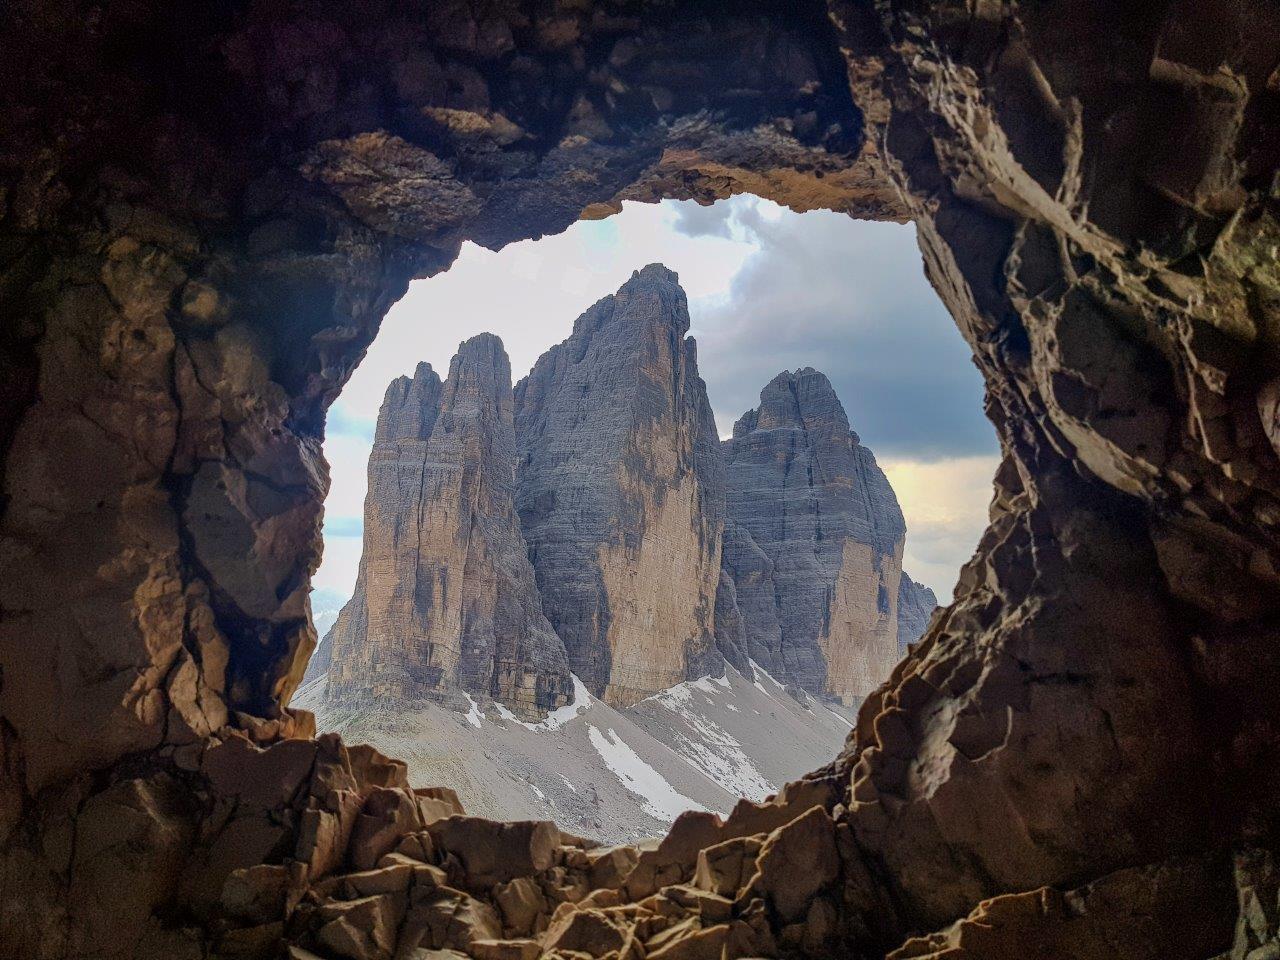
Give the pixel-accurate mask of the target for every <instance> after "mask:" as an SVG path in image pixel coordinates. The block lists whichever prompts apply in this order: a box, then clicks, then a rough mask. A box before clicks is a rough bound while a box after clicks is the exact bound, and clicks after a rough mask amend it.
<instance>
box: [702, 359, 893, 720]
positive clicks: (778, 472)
mask: <svg viewBox="0 0 1280 960" xmlns="http://www.w3.org/2000/svg"><path fill="white" fill-rule="evenodd" d="M723 448H724V459H725V489H726V496H727V503H728V507H727V513H728V517H729V522H730V526H731V527H732V529H731V530H730V531H729V533H727V534H726V537H725V550H724V566H725V570H726V572H727V573H728V574H729V576H730V577H731V579H732V580H733V583H734V589H735V593H736V595H737V602H738V608H739V614H740V620H741V631H742V632H743V634H745V636H746V648H747V649H748V650H749V651H750V652H751V655H752V656H753V658H754V659H756V661H757V662H759V663H762V664H766V665H768V667H769V668H770V669H771V670H773V671H774V672H775V673H777V674H779V675H781V676H784V677H786V678H787V679H788V680H791V681H793V682H795V683H797V684H798V685H799V686H800V687H802V688H803V689H805V690H808V691H809V692H811V693H816V694H825V695H828V696H834V697H837V698H839V699H840V700H842V701H843V702H845V703H857V702H858V701H859V700H861V698H863V697H865V696H866V695H867V694H868V693H870V692H871V691H872V690H874V689H875V688H876V686H877V685H879V684H880V683H881V681H883V679H884V678H885V677H886V676H888V674H889V672H890V671H891V670H892V669H893V667H894V665H895V664H897V662H898V657H899V651H898V634H899V629H900V627H899V613H898V604H899V590H900V585H901V580H902V548H903V543H904V541H905V538H906V524H905V522H904V521H903V519H902V510H901V509H900V508H899V506H898V499H897V497H896V496H894V493H893V488H892V487H890V486H889V481H888V479H886V477H885V475H884V473H883V472H882V471H881V470H880V468H879V467H878V466H877V465H876V460H875V457H874V456H873V455H872V453H871V451H870V450H868V449H867V448H866V447H864V446H862V444H861V443H860V442H859V440H858V435H857V434H856V433H854V432H853V431H852V430H851V429H850V428H849V419H848V417H846V416H845V412H844V408H843V407H842V406H841V405H840V400H839V399H838V398H837V397H836V394H835V390H834V389H832V386H831V382H830V381H829V380H828V379H827V378H826V376H825V375H823V374H821V373H819V372H818V371H816V370H814V369H812V368H809V367H806V368H805V369H803V370H797V371H796V372H795V373H781V374H779V375H778V376H777V377H775V378H774V379H773V380H772V381H771V382H770V383H769V384H768V386H766V387H765V388H764V389H763V390H762V391H761V392H760V406H759V407H758V408H757V409H755V410H749V411H748V412H747V413H745V414H744V415H743V416H742V418H741V419H740V420H739V421H738V422H737V423H736V424H734V427H733V437H732V438H731V439H729V440H726V441H724V444H723ZM727 626H728V628H729V629H732V625H727ZM902 629H903V630H906V629H909V627H907V626H904V627H903V628H902ZM917 635H918V634H917ZM912 639H914V636H913V637H912Z"/></svg>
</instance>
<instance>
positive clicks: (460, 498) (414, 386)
mask: <svg viewBox="0 0 1280 960" xmlns="http://www.w3.org/2000/svg"><path fill="white" fill-rule="evenodd" d="M511 397H512V395H511V365H510V363H509V361H508V360H507V355H506V352H505V351H504V350H503V348H502V342H501V341H500V340H499V339H498V338H497V337H495V336H493V335H492V334H481V335H480V336H478V337H475V338H473V339H471V340H468V341H467V342H466V343H464V344H462V346H461V347H459V348H458V353H457V355H456V356H455V357H454V358H453V361H452V363H451V364H450V366H449V378H448V379H447V380H446V381H444V383H441V382H440V378H439V377H438V376H436V374H435V372H434V371H433V370H432V369H431V367H430V365H428V364H425V363H422V364H419V365H418V368H417V371H416V372H415V373H414V376H413V378H412V379H410V378H408V377H400V378H398V379H397V380H394V381H393V382H392V383H391V385H390V386H389V387H388V388H387V394H386V398H385V399H384V400H383V403H382V409H381V411H380V412H379V414H378V426H377V432H376V434H375V436H374V445H373V452H372V454H371V455H370V457H369V491H368V495H367V496H366V498H365V517H364V553H363V555H362V557H361V559H360V572H359V576H358V578H357V581H356V586H355V592H354V594H353V596H352V598H351V600H350V601H349V602H348V603H347V605H346V606H345V607H344V608H343V610H342V612H341V614H339V616H338V620H337V623H335V624H334V627H333V630H332V632H331V633H330V635H329V637H328V642H327V643H326V645H325V646H326V647H327V650H326V653H327V659H328V661H329V666H328V686H327V693H328V697H329V699H330V700H331V701H333V702H335V703H343V702H349V703H358V704H364V703H369V702H376V703H383V704H386V705H387V707H388V708H389V709H390V708H391V706H392V705H393V704H397V703H399V704H401V705H406V704H412V703H414V702H416V701H420V700H422V699H424V698H433V699H440V698H446V697H447V696H448V695H449V694H450V693H452V692H453V691H457V690H460V691H464V692H470V693H473V694H477V695H481V696H487V697H493V698H495V699H498V700H501V701H503V702H505V703H507V704H509V705H511V706H512V707H514V708H515V709H517V710H518V711H520V712H522V713H524V714H526V715H535V714H537V713H539V712H540V711H546V710H548V709H552V708H554V707H556V706H559V705H560V704H561V703H564V702H565V701H566V700H567V699H570V698H571V697H572V685H571V683H570V679H569V675H568V668H567V665H566V662H565V656H564V647H563V645H562V644H561V643H560V639H559V637H557V636H556V634H555V631H554V630H552V628H551V625H550V624H549V623H548V622H547V620H546V618H545V617H544V616H543V615H542V609H541V604H540V601H539V597H538V592H537V589H536V587H535V585H534V577H533V568H532V567H531V566H530V565H529V560H528V556H527V554H526V548H525V543H524V539H523V538H522V537H521V535H520V524H519V519H518V517H517V515H516V512H515V470H514V463H515V434H514V430H513V425H512V424H513V421H512V399H511Z"/></svg>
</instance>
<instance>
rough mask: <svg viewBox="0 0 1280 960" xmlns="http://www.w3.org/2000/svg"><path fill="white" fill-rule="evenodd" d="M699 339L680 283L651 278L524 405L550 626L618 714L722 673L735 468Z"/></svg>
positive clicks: (568, 348)
mask: <svg viewBox="0 0 1280 960" xmlns="http://www.w3.org/2000/svg"><path fill="white" fill-rule="evenodd" d="M688 329H689V307H688V302H687V300H686V297H685V293H684V291H683V290H682V289H681V288H680V285H679V282H678V278H677V276H676V274H675V273H674V272H673V271H671V270H668V269H667V268H666V267H664V266H662V265H661V264H650V265H649V266H647V267H644V268H643V269H641V270H637V271H635V272H634V273H633V274H632V275H631V279H630V280H628V281H627V282H626V283H624V284H623V285H622V287H621V288H620V289H619V290H618V292H617V293H616V294H614V295H613V296H609V297H605V298H604V299H603V300H600V301H599V302H598V303H596V304H595V305H594V306H592V307H591V308H590V309H589V310H587V311H586V312H585V313H584V314H583V315H582V316H581V317H579V318H578V320H577V322H576V323H575V324H574V327H573V335H572V336H571V337H569V339H568V340H566V341H564V342H563V343H561V344H559V345H558V346H555V347H552V348H551V349H550V350H548V351H547V352H546V353H545V354H543V356H542V357H541V358H539V360H538V362H537V364H536V365H535V366H534V368H533V371H532V372H531V373H530V374H529V376H528V377H526V378H525V379H524V380H522V381H521V382H520V383H518V384H517V385H516V390H515V402H516V436H517V438H518V442H519V446H520V459H519V463H520V479H519V487H520V492H519V498H518V505H519V510H520V519H521V522H522V526H523V529H524V534H525V537H526V539H527V540H528V543H529V550H530V557H531V558H532V560H533V564H534V568H535V569H536V571H537V576H538V585H539V587H540V589H541V592H542V603H543V610H544V611H546V614H547V616H548V618H549V619H550V620H551V622H552V624H553V625H554V626H555V628H556V631H557V632H558V633H559V634H560V636H561V638H562V639H563V640H564V643H565V649H566V650H567V652H568V655H569V662H570V664H571V666H572V668H573V671H574V673H576V674H577V675H578V676H579V677H580V678H581V679H582V680H583V682H584V683H586V685H587V687H588V689H589V690H591V692H592V693H593V694H595V695H596V696H598V697H602V698H604V699H605V700H607V701H608V702H610V703H612V704H614V705H626V704H629V703H634V702H635V701H637V700H640V699H643V698H644V697H647V696H649V695H650V694H653V693H655V692H657V691H659V690H662V689H664V688H666V687H669V686H671V685H673V684H676V683H679V682H681V681H683V680H686V679H692V678H694V677H697V676H701V675H703V674H704V673H705V672H707V670H708V669H719V666H718V665H719V655H718V654H717V653H716V648H715V638H714V636H713V632H712V628H713V617H714V607H715V597H716V586H717V583H718V581H719V572H720V571H719V567H720V554H719V550H720V531H721V522H722V519H721V518H722V515H723V467H722V462H721V458H720V452H719V447H718V440H717V437H716V430H715V421H714V419H713V418H712V415H711V406H710V404H709V403H708V402H707V394H706V387H705V385H704V384H703V382H702V378H701V377H699V376H698V361H697V349H696V347H695V345H694V342H693V340H692V339H690V338H688V337H686V336H685V334H686V333H687V331H688Z"/></svg>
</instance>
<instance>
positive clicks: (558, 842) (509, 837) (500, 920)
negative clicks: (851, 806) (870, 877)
mask: <svg viewBox="0 0 1280 960" xmlns="http://www.w3.org/2000/svg"><path fill="white" fill-rule="evenodd" d="M199 769H200V772H201V773H202V774H203V776H204V777H205V778H207V781H208V785H209V788H210V790H211V791H212V794H213V796H214V797H216V798H217V799H216V801H215V806H216V807H217V808H218V809H221V810H223V811H224V812H223V813H222V814H221V815H219V816H218V817H215V818H213V819H212V820H211V821H210V822H208V823H207V824H206V826H205V828H204V829H203V830H202V840H201V841H200V842H199V843H198V844H197V850H198V852H197V855H196V857H195V858H194V859H193V861H192V863H191V865H190V866H189V868H188V871H187V873H188V876H190V877H192V878H198V881H199V891H198V895H197V896H195V898H194V900H193V902H194V903H195V904H196V910H197V912H199V913H201V914H203V915H205V916H207V917H210V918H216V919H214V920H212V922H213V924H214V930H215V932H216V937H215V939H214V945H215V951H216V952H217V955H218V956H237V957H267V956H275V955H277V954H278V952H279V951H281V950H283V949H284V948H285V946H286V945H287V947H288V951H289V956H290V957H292V958H294V960H308V958H312V957H321V958H332V960H338V958H343V960H392V958H394V957H409V956H417V955H418V954H415V953H414V951H415V950H429V951H450V950H452V951H456V952H457V953H458V954H460V955H463V956H467V957H473V958H478V960H538V958H540V957H541V958H546V960H570V958H577V957H583V956H590V957H603V956H612V957H617V958H622V957H630V958H636V960H639V958H642V957H643V958H650V960H652V958H659V960H701V958H713V957H714V958H721V957H728V958H735V957H749V956H778V955H784V954H787V955H789V954H796V953H801V952H803V953H805V954H807V955H812V956H832V957H834V956H838V955H839V953H838V952H837V951H838V945H839V943H840V942H841V940H842V938H843V937H844V935H845V934H846V933H847V931H844V930H842V929H841V927H840V920H839V917H840V914H841V903H842V900H841V898H842V896H843V895H844V893H843V889H844V881H845V878H846V877H847V876H848V875H850V873H851V871H853V872H856V871H857V870H859V869H861V868H860V867H859V865H858V859H857V853H856V850H855V849H854V847H853V845H852V843H851V841H850V838H849V836H848V831H847V829H844V830H843V831H842V829H841V828H839V827H838V826H837V824H836V822H835V820H834V819H833V813H835V814H837V815H838V805H839V799H840V795H841V786H840V783H839V781H838V780H836V779H834V778H831V777H825V778H823V777H819V778H815V779H811V780H805V781H800V782H797V783H794V784H791V785H789V786H788V787H787V788H785V789H784V790H783V791H782V792H781V793H780V794H779V795H778V796H777V797H776V798H774V799H772V800H769V801H767V802H764V803H752V802H750V801H746V800H744V801H741V802H740V803H739V804H738V806H737V807H736V808H735V809H734V810H733V812H732V813H731V814H730V815H729V816H728V817H727V818H724V819H722V818H721V817H719V816H717V815H714V814H709V813H687V814H685V815H683V816H682V817H681V818H680V819H678V820H677V821H676V823H675V824H674V825H673V827H672V829H671V831H670V833H669V834H668V835H667V836H666V837H664V838H663V839H662V840H661V841H653V842H651V843H648V844H645V845H642V846H638V847H632V846H614V847H609V846H601V845H598V844H595V843H593V842H591V841H588V840H583V839H581V838H579V837H575V836H572V835H570V834H567V833H564V832H562V831H561V830H559V829H558V828H557V827H556V826H555V825H554V824H552V823H550V822H547V821H524V822H516V823H500V822H496V821H492V820H486V819H483V818H479V817H470V816H467V815H466V814H465V813H464V811H463V809H462V806H461V804H460V803H459V802H458V800H457V797H456V795H454V794H453V793H452V791H450V790H447V789H442V788H426V789H421V788H420V789H416V790H415V789H412V788H410V786H409V783H408V778H407V772H406V769H405V767H404V765H403V764H401V763H399V762H396V761H391V760H388V759H386V758H385V757H383V756H382V755H380V754H378V753H377V752H376V751H374V750H373V749H372V748H369V747H348V746H346V745H344V744H343V743H342V742H341V741H340V740H339V739H338V738H337V737H336V736H334V735H325V736H322V737H320V738H318V739H315V740H280V741H277V742H274V743H269V744H266V745H262V746H259V745H257V744H255V743H254V742H252V740H251V739H250V738H249V737H247V736H243V735H232V736H230V737H229V738H228V739H226V740H224V741H221V742H216V743H214V744H213V745H211V746H209V747H208V749H207V750H206V751H205V752H204V755H203V757H202V759H201V760H200V763H199ZM287 823H293V824H296V825H297V826H296V831H294V832H293V833H292V834H291V833H289V832H288V831H287V829H286V828H285V827H284V826H283V824H287ZM433 956H434V955H433ZM441 956H445V955H444V954H442V955H441Z"/></svg>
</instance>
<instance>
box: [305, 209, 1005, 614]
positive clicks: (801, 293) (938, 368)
mask: <svg viewBox="0 0 1280 960" xmlns="http://www.w3.org/2000/svg"><path fill="white" fill-rule="evenodd" d="M654 262H658V263H663V264H665V265H666V266H668V267H670V268H671V269H672V270H675V271H676V272H677V273H678V274H679V275H680V284H681V286H682V287H683V288H684V290H685V292H686V293H687V294H688V297H689V315H690V320H691V327H690V335H691V336H693V337H695V338H696V339H697V341H698V366H699V372H700V373H701V374H702V378H703V379H704V380H705V381H706V384H707V393H708V396H709V397H710V400H711V406H712V409H713V410H714V411H715V415H716V423H717V426H718V427H719V429H720V433H721V435H722V436H727V435H729V434H730V433H731V432H732V429H733V423H734V421H735V420H737V419H738V417H740V416H741V415H742V414H743V413H744V412H746V411H747V410H748V409H750V408H752V407H754V406H756V404H757V402H758V399H759V394H760V390H761V388H762V387H764V385H765V384H766V383H768V382H769V381H770V380H772V379H773V377H774V376H776V375H777V374H778V373H780V372H781V371H783V370H795V369H798V368H800V367H804V366H812V367H816V368H817V369H819V370H821V371H823V372H824V373H826V374H827V376H828V377H830V379H831V382H832V384H833V385H834V386H835V389H836V393H837V395H838V396H839V397H840V400H841V402H842V403H843V404H844V407H845V410H846V412H847V413H848V415H849V422H850V424H851V425H852V426H853V429H854V431H855V432H856V433H857V434H858V435H859V437H860V438H861V440H862V442H863V443H864V444H866V445H867V446H868V447H870V448H871V450H872V451H873V452H874V453H875V455H876V459H877V461H878V462H879V464H880V466H881V467H882V468H883V469H884V471H885V473H886V474H887V475H888V477H889V481H890V483H891V484H892V485H893V487H894V490H895V492H896V493H897V495H898V499H899V501H900V502H901V504H902V508H903V513H904V514H905V516H906V519H907V544H906V550H905V554H904V559H903V567H904V569H905V570H906V571H907V572H908V573H909V574H910V575H911V576H912V577H914V578H915V579H916V580H919V581H921V582H922V583H925V584H927V585H928V586H930V587H932V588H933V589H934V591H935V592H936V593H937V594H938V599H939V602H942V603H946V602H948V601H949V600H950V598H951V591H952V587H953V586H954V584H955V580H956V574H957V572H958V571H959V568H960V566H961V564H963V563H964V562H965V561H967V560H968V559H969V557H970V555H971V554H972V553H973V549H974V547H975V546H976V545H977V542H978V537H979V535H980V534H981V532H982V530H983V529H984V528H985V526H986V517H987V505H988V503H989V502H990V500H991V479H992V477H993V476H994V474H995V469H996V465H997V462H998V447H997V445H996V439H995V433H994V431H993V429H992V427H991V424H990V423H989V422H988V421H987V420H986V418H985V417H984V416H983V414H982V381H981V378H980V377H979V375H978V372H977V370H976V369H975V368H974V366H973V364H972V361H971V360H970V352H969V348H968V346H967V345H966V344H965V343H964V341H963V340H962V339H961V337H960V334H959V332H958V331H957V330H956V327H955V324H954V322H953V321H952V320H951V318H950V317H949V316H948V315H947V312H946V310H945V309H944V308H943V307H942V304H941V303H940V302H939V301H938V298H937V295H936V294H935V293H934V291H933V289H932V288H931V287H930V286H929V284H928V282H927V281H926V280H925V278H924V274H923V271H922V269H921V265H920V254H919V251H918V250H917V249H916V242H915V232H914V228H913V227H912V226H910V225H905V226H904V225H898V224H891V223H869V222H864V221H857V220H852V219H850V218H848V217H846V216H843V215H840V214H834V213H822V212H814V213H806V214H796V213H793V212H791V211H789V210H786V209H784V208H782V207H779V206H777V205H776V204H773V203H771V202H769V201H766V200H760V199H758V198H756V197H750V196H742V197H735V198H733V199H732V200H722V201H720V202H718V203H716V204H714V205H712V206H710V207H699V206H698V205H697V204H695V203H693V202H692V201H675V200H667V201H663V202H662V203H660V204H639V203H627V204H625V205H624V209H623V211H622V212H621V213H620V214H617V215H615V216H613V217H610V218H609V219H607V220H598V221H581V222H579V223H576V224H574V225H573V226H572V227H570V228H569V229H568V230H566V231H565V232H564V233H561V234H558V235H556V236H552V237H545V238H543V239H541V240H537V241H533V240H528V241H524V242H521V243H515V244H511V245H510V246H507V247H505V248H503V249H502V250H501V251H498V252H496V253H495V252H493V251H490V250H486V249H483V248H481V247H477V246H475V245H474V244H466V245H465V246H464V247H463V249H462V253H461V255H460V256H459V257H458V260H457V261H456V262H455V263H454V265H453V266H452V267H451V268H450V269H449V270H448V271H447V272H446V273H444V274H442V275H440V276H437V277H432V278H431V279H429V280H419V281H416V282H414V283H413V284H411V285H410V287H409V291H408V293H406V294H405V296H404V297H403V299H401V300H400V301H399V302H398V303H397V304H396V305H395V306H394V307H392V309H391V311H390V312H389V313H388V314H387V317H386V319H385V320H384V321H383V324H382V329H381V331H380V332H379V334H378V337H377V339H376V340H375V341H374V343H373V345H372V346H371V347H370V348H369V353H368V355H367V356H366V357H365V359H364V361H363V362H362V363H361V364H360V366H359V367H358V368H357V369H356V371H355V373H354V374H353V375H352V377H351V380H350V382H349V383H348V384H347V386H346V388H345V389H344V390H343V392H342V395H341V396H340V397H339V398H338V400H337V401H336V402H335V403H334V404H333V406H332V407H331V408H330V410H329V419H328V423H327V427H326V441H325V454H326V456H327V457H328V460H329V465H330V475H331V478H332V487H331V489H330V492H329V497H328V499H327V500H326V503H325V526H324V541H325V547H324V550H325V553H324V563H323V565H322V566H321V568H320V571H319V572H318V573H317V575H316V577H315V578H314V580H313V583H314V584H315V586H316V587H317V589H326V590H332V591H334V592H336V593H338V594H340V595H342V596H344V597H345V596H349V595H350V592H351V589H352V585H353V584H354V583H355V577H356V569H357V566H358V564H359V561H360V549H361V533H362V529H363V523H362V515H363V504H364V494H365V486H366V481H365V467H366V464H367V462H368V458H369V451H370V449H371V447H372V444H373V429H374V424H375V422H376V420H377V416H378V407H379V405H380V404H381V403H382V396H383V393H384V392H385V391H386V388H387V384H388V383H389V382H390V381H391V380H393V379H394V378H395V377H398V376H401V375H409V376H411V375H412V374H413V369H414V367H415V366H416V365H417V363H418V362H419V361H420V360H426V361H428V362H429V363H430V364H431V365H432V367H434V368H435V370H436V371H437V372H438V373H439V374H440V376H441V377H444V376H445V375H446V374H447V373H448V369H449V360H450V359H451V358H452V356H453V354H454V352H455V351H456V349H457V347H458V344H459V343H461V342H462V341H463V340H466V339H468V338H470V337H472V336H474V335H476V334H477V333H481V332H484V331H488V332H490V333H495V334H497V335H498V336H499V337H501V338H502V341H503V344H504V345H505V346H506V349H507V353H508V355H509V356H510V357H511V370H512V376H513V378H514V379H517V380H518V379H520V377H522V376H524V374H525V373H527V372H528V370H529V369H530V368H531V367H532V366H533V363H534V361H535V360H537V358H538V357H539V356H540V355H541V354H542V353H543V352H544V351H545V350H546V349H547V348H548V347H550V346H552V345H553V344H556V343H559V342H560V341H561V340H564V339H565V338H566V337H568V336H569V333H570V332H571V330H572V328H573V321H574V320H575V319H576V318H577V317H578V316H579V315H580V314H581V313H582V312H583V311H584V310H586V309H587V308H588V307H589V306H591V304H593V303H595V302H596V301H597V300H599V299H600V298H602V297H604V296H607V295H608V294H611V293H613V292H614V291H615V290H617V288H618V287H620V286H621V285H622V284H623V283H624V282H625V281H626V280H627V279H628V278H629V277H630V276H631V272H632V271H633V270H636V269H638V268H640V267H642V266H644V265H645V264H648V263H654Z"/></svg>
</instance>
